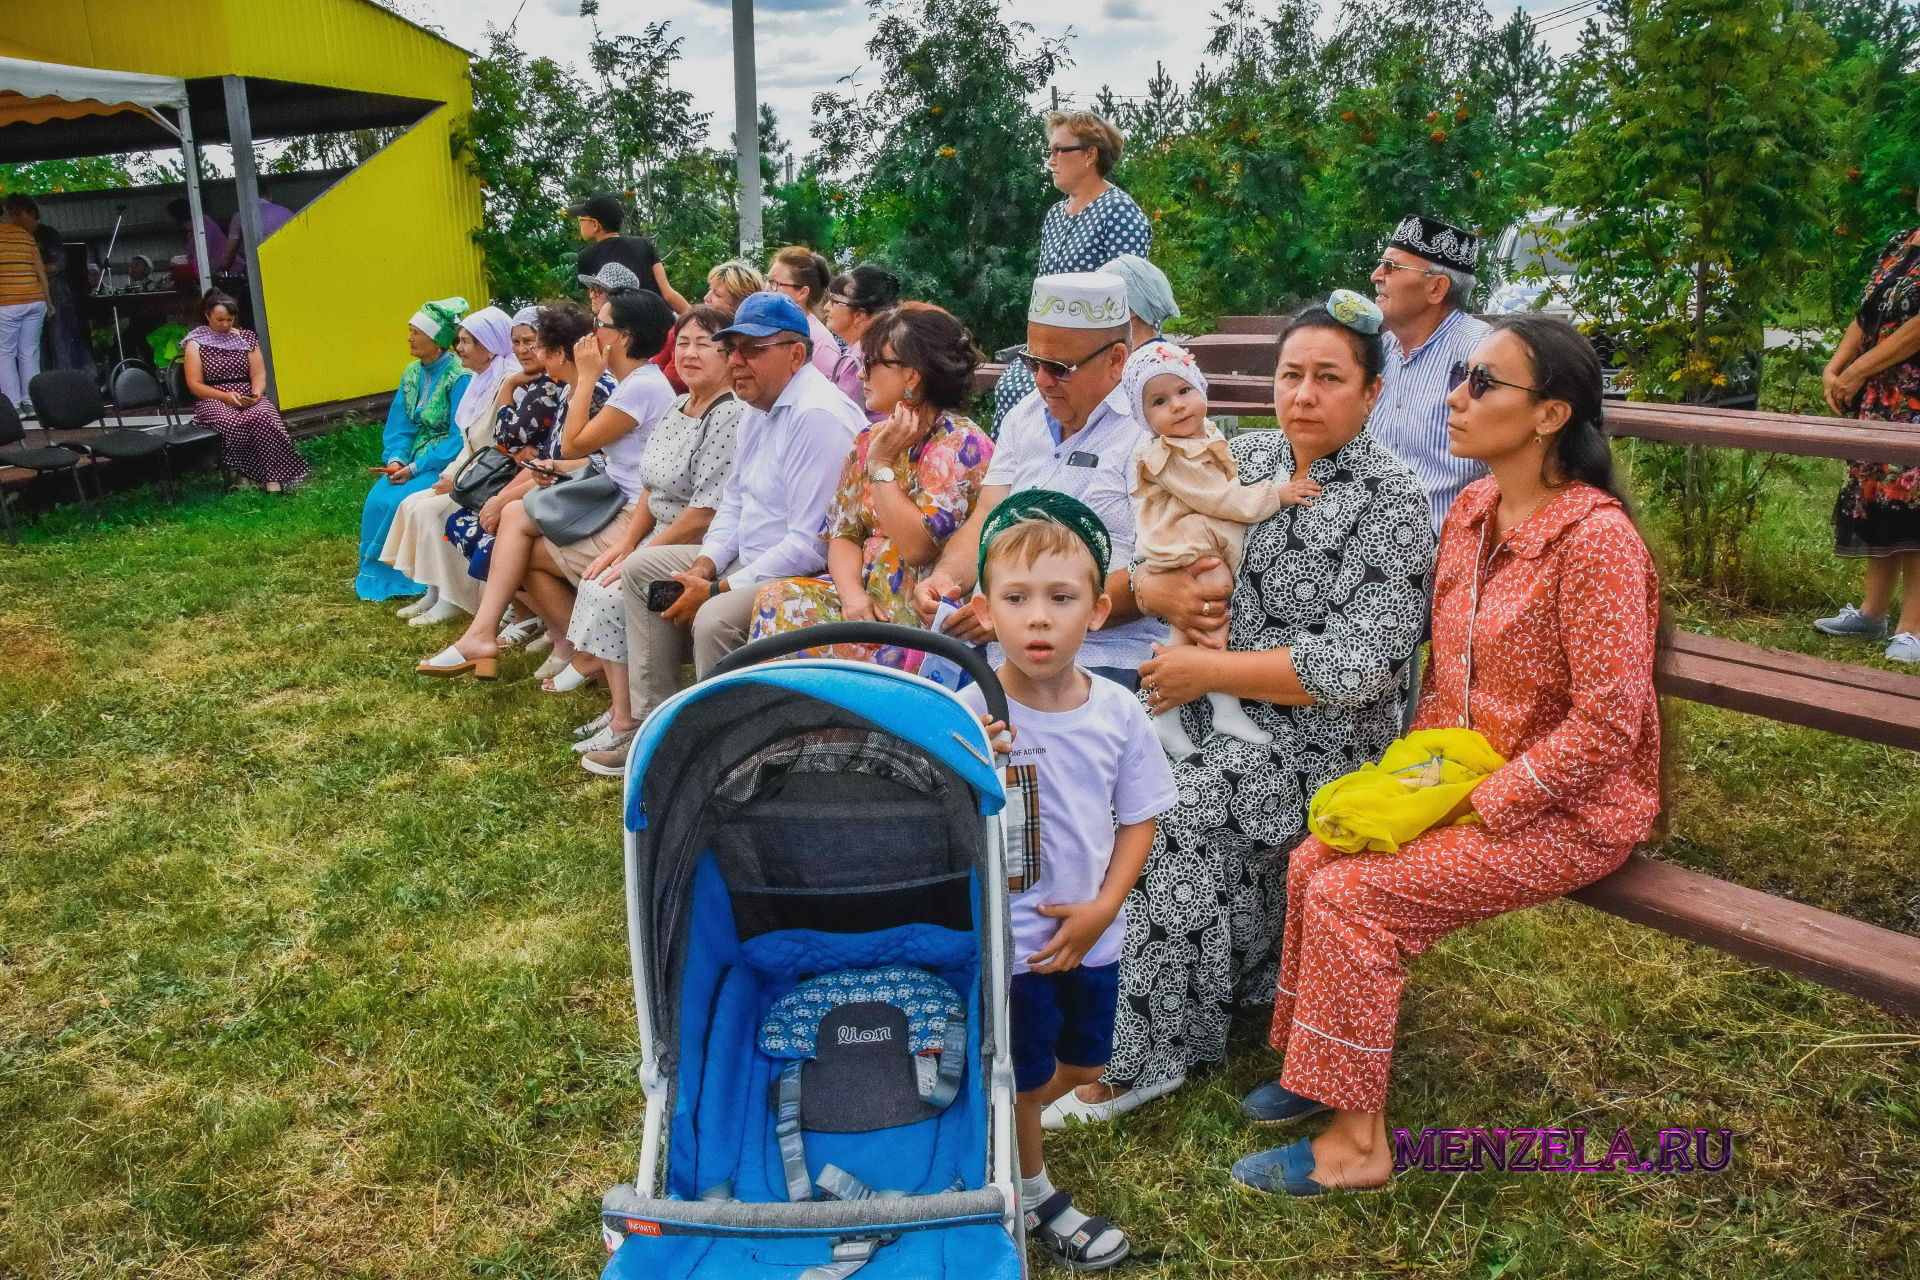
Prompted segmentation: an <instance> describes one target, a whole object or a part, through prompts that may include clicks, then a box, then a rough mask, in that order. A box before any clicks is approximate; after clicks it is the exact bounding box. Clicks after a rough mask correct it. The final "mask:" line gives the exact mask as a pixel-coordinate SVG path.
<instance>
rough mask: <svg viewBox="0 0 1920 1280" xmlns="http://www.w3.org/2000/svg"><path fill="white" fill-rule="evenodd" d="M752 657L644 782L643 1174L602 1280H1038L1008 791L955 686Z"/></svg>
mask: <svg viewBox="0 0 1920 1280" xmlns="http://www.w3.org/2000/svg"><path fill="white" fill-rule="evenodd" d="M838 643H884V644H890V645H901V646H905V647H918V648H925V649H928V650H929V651H931V652H938V653H941V654H942V655H943V656H949V657H952V658H953V659H954V660H955V661H957V662H960V663H962V665H965V666H966V667H967V668H968V670H969V671H970V672H971V673H972V674H973V675H974V677H975V679H977V680H979V681H980V683H981V685H982V689H983V692H985V694H986V695H987V705H988V706H989V707H990V708H994V714H995V715H996V716H997V718H999V719H1005V718H1006V701H1005V697H1004V695H1003V694H1002V693H1001V691H1000V687H999V683H998V682H997V681H996V680H995V679H994V677H993V673H992V672H991V671H990V670H989V669H988V668H987V667H986V665H985V663H983V662H982V661H980V659H979V658H978V657H977V655H976V654H975V653H974V651H973V650H972V649H971V648H969V647H967V646H965V645H961V644H959V643H958V642H955V641H950V640H948V638H947V637H945V636H940V635H935V634H932V633H929V632H924V631H914V630H910V629H908V628H904V627H895V626H890V625H886V624H876V623H840V624H833V625H830V626H824V627H814V628H810V629H808V630H805V631H799V632H793V633H789V634H787V635H784V636H776V637H772V638H770V639H768V640H762V641H757V642H755V643H754V644H750V645H747V646H746V647H745V648H743V649H740V650H739V651H738V652H736V653H735V654H733V655H732V656H731V657H730V658H729V659H728V660H727V661H725V662H723V663H721V664H720V666H719V667H717V668H716V669H715V671H714V673H713V674H712V675H711V676H710V677H709V678H708V679H706V680H704V681H702V682H701V683H699V684H696V685H694V686H693V687H692V688H690V689H687V690H685V691H684V692H682V693H680V694H679V695H678V696H676V697H675V698H673V699H672V700H670V701H668V702H666V703H665V704H663V705H662V706H661V707H660V709H659V710H658V711H656V712H655V713H654V714H653V715H652V716H651V717H650V718H649V719H648V721H647V723H646V725H645V727H644V728H643V729H642V730H641V732H640V736H639V738H638V739H637V740H636V742H635V744H634V750H633V752H632V756H631V759H630V762H629V765H628V772H627V784H626V828H627V830H626V876H627V917H628V943H629V946H630V948H631V950H632V953H633V986H634V998H635V1002H636V1004H637V1005H638V1011H639V1021H640V1037H641V1049H642V1059H641V1069H640V1079H641V1084H642V1087H643V1088H644V1090H645V1093H646V1103H647V1110H646V1120H645V1127H644V1130H643V1133H642V1136H641V1150H640V1160H639V1170H638V1174H637V1176H636V1177H635V1179H634V1181H633V1182H632V1183H631V1184H622V1185H621V1186H618V1187H615V1188H614V1189H613V1190H612V1191H610V1192H608V1193H607V1195H606V1197H605V1199H604V1201H603V1202H602V1206H601V1223H602V1227H603V1231H604V1234H605V1236H606V1243H607V1246H608V1248H609V1249H611V1250H613V1258H612V1260H611V1261H610V1262H609V1263H608V1264H607V1269H606V1272H605V1275H604V1277H603V1280H691V1278H693V1277H699V1278H700V1280H718V1278H719V1277H754V1276H767V1277H788V1278H789V1280H845V1278H846V1277H848V1276H852V1275H853V1274H854V1273H855V1272H859V1273H861V1274H860V1280H909V1278H911V1280H1016V1278H1017V1277H1020V1276H1023V1275H1025V1273H1026V1267H1025V1261H1024V1252H1025V1251H1024V1249H1023V1248H1022V1240H1021V1235H1020V1230H1021V1229H1020V1221H1019V1215H1018V1212H1017V1208H1018V1203H1019V1197H1018V1191H1017V1188H1016V1185H1015V1182H1014V1141H1013V1071H1012V1067H1011V1064H1010V1060H1009V1058H1008V1052H1007V1004H1006V992H1007V982H1008V972H1009V968H1010V963H1009V959H1008V946H1009V942H1008V934H1007V923H1006V919H1007V894H1006V872H1005V869H1004V859H1003V847H1002V840H1001V828H1000V821H999V817H998V815H999V812H1000V809H1001V807H1002V805H1003V803H1004V797H1003V793H1002V788H1001V781H1000V775H999V771H998V770H997V769H996V768H995V767H994V764H993V756H992V752H991V749H990V747H989V744H988V742H987V739H986V735H985V733H984V731H983V730H982V729H981V727H980V724H979V722H978V721H977V720H975V719H974V717H973V715H972V714H971V713H970V712H969V711H968V710H967V708H966V707H965V706H963V705H962V704H961V703H960V702H959V700H958V699H956V698H955V697H954V696H953V695H952V694H950V693H948V692H947V691H946V690H945V689H942V688H940V687H939V686H937V685H934V684H932V683H931V682H929V681H926V680H922V679H920V678H919V677H918V676H913V675H907V674H905V673H902V672H899V671H895V670H892V669H889V668H885V667H879V666H872V665H868V664H864V663H853V662H840V661H834V660H812V659H807V660H798V661H792V662H776V663H770V664H766V665H754V664H756V663H762V662H763V661H764V660H765V659H767V658H772V657H779V656H782V655H785V654H788V653H792V652H794V651H796V650H798V649H801V648H809V647H813V646H815V645H822V646H824V645H827V644H838Z"/></svg>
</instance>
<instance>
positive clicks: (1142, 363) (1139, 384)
mask: <svg viewBox="0 0 1920 1280" xmlns="http://www.w3.org/2000/svg"><path fill="white" fill-rule="evenodd" d="M1163 373H1171V374H1173V375H1174V376H1175V377H1177V378H1179V379H1181V380H1182V381H1183V382H1185V383H1186V384H1187V385H1188V386H1190V387H1192V388H1193V389H1194V390H1196V391H1198V392H1199V393H1200V398H1201V399H1202V400H1204V399H1206V397H1207V375H1206V374H1204V373H1202V372H1200V362H1199V361H1197V360H1195V359H1194V358H1193V353H1192V352H1191V351H1188V350H1187V349H1186V348H1185V347H1182V346H1176V345H1175V344H1173V343H1171V342H1168V341H1167V340H1166V339H1165V338H1155V339H1154V340H1153V341H1152V342H1147V343H1142V344H1141V345H1140V346H1139V347H1137V348H1135V349H1134V352H1133V354H1132V355H1130V356H1128V357H1127V367H1126V368H1125V369H1123V370H1121V372H1120V386H1121V388H1122V389H1123V390H1124V391H1125V392H1126V393H1127V405H1128V407H1130V408H1131V409H1132V410H1133V420H1134V421H1135V422H1138V423H1139V424H1140V425H1141V426H1143V427H1144V426H1146V425H1147V384H1148V383H1149V382H1152V381H1153V380H1154V379H1155V378H1157V377H1159V376H1160V375H1161V374H1163Z"/></svg>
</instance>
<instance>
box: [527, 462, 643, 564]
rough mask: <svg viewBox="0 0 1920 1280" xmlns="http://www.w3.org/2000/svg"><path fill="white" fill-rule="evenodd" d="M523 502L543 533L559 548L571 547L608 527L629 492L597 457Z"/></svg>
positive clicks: (530, 516) (622, 509)
mask: <svg viewBox="0 0 1920 1280" xmlns="http://www.w3.org/2000/svg"><path fill="white" fill-rule="evenodd" d="M520 501H521V503H522V504H523V505H524V506H525V507H526V510H527V517H528V518H529V519H530V520H532V521H533V523H534V527H535V528H537V529H539V530H540V536H541V537H543V538H545V539H546V540H547V541H548V542H551V543H553V545H554V546H556V547H565V546H570V545H572V544H573V543H576V542H578V541H580V539H582V538H588V537H592V536H593V535H594V534H596V533H598V532H600V531H601V530H602V529H604V528H606V527H607V525H608V523H610V522H611V521H612V520H613V518H614V517H615V516H617V515H619V514H620V513H621V512H622V511H624V510H626V507H627V495H626V492H625V491H624V490H622V489H621V488H620V486H619V484H618V483H617V482H616V481H615V480H614V478H613V477H612V476H610V475H608V474H607V472H606V464H605V463H604V462H603V461H602V460H601V459H600V458H599V457H597V456H596V457H595V458H594V459H593V461H592V462H590V463H588V464H587V465H586V466H584V467H581V468H580V469H579V470H578V471H570V472H568V473H567V474H566V475H565V476H563V477H561V478H560V479H558V480H555V481H554V482H553V483H552V484H550V485H547V486H546V487H545V488H542V489H535V490H533V491H532V492H531V493H529V494H528V495H527V496H526V497H524V498H522V499H521V500H520Z"/></svg>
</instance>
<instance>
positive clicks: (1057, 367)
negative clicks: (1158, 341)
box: [1013, 341, 1126, 382]
mask: <svg viewBox="0 0 1920 1280" xmlns="http://www.w3.org/2000/svg"><path fill="white" fill-rule="evenodd" d="M1125 345H1126V344H1125V343H1123V342H1118V341H1115V342H1109V343H1107V344H1106V345H1105V346H1103V347H1101V348H1100V349H1099V350H1098V351H1096V352H1094V353H1093V354H1092V355H1090V356H1088V357H1086V358H1085V359H1083V360H1075V361H1074V362H1073V363H1072V364H1068V363H1066V362H1065V361H1064V360H1049V359H1047V358H1046V357H1045V356H1037V355H1035V354H1033V352H1031V351H1029V350H1027V348H1026V347H1025V346H1024V345H1022V346H1021V347H1020V349H1019V350H1017V351H1015V352H1014V353H1013V354H1014V356H1015V357H1016V358H1017V359H1018V360H1019V361H1020V363H1021V364H1023V365H1025V366H1027V372H1028V373H1031V374H1033V375H1035V376H1036V377H1037V376H1039V375H1040V374H1041V373H1045V374H1046V375H1047V376H1048V377H1049V378H1052V379H1053V380H1054V381H1055V382H1066V381H1067V380H1069V379H1070V378H1072V377H1073V374H1074V371H1075V370H1077V369H1078V368H1079V367H1080V366H1081V365H1083V364H1092V363H1093V362H1094V361H1095V360H1098V359H1099V358H1100V357H1101V356H1103V355H1105V354H1107V352H1109V351H1111V350H1113V348H1115V347H1119V346H1125Z"/></svg>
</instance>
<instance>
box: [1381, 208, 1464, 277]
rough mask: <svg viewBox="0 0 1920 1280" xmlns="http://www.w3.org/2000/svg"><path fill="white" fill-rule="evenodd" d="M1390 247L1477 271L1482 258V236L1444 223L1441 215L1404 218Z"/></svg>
mask: <svg viewBox="0 0 1920 1280" xmlns="http://www.w3.org/2000/svg"><path fill="white" fill-rule="evenodd" d="M1387 248H1389V249H1401V250H1404V251H1406V252H1407V253H1410V254H1412V255H1413V256H1414V257H1416V258H1425V259H1426V260H1427V261H1428V262H1436V263H1438V264H1440V265H1441V266H1443V267H1452V268H1453V269H1454V270H1455V271H1464V272H1466V273H1467V274H1468V275H1472V274H1473V270H1474V267H1475V265H1476V264H1477V263H1478V262H1479V261H1480V237H1479V236H1476V235H1475V234H1473V232H1471V231H1466V230H1463V229H1461V228H1460V227H1456V226H1454V225H1453V224H1452V223H1450V222H1442V221H1440V220H1439V219H1438V218H1423V217H1421V216H1420V215H1419V214H1417V213H1410V214H1408V215H1407V216H1406V217H1404V218H1402V219H1401V220H1400V225H1399V226H1397V227H1395V228H1394V229H1393V234H1392V235H1391V236H1389V237H1388V238H1387Z"/></svg>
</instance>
